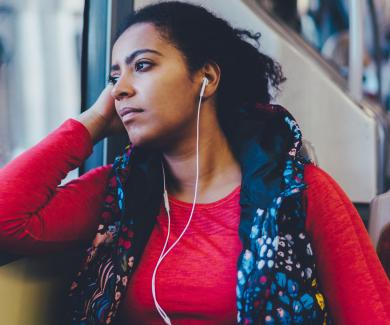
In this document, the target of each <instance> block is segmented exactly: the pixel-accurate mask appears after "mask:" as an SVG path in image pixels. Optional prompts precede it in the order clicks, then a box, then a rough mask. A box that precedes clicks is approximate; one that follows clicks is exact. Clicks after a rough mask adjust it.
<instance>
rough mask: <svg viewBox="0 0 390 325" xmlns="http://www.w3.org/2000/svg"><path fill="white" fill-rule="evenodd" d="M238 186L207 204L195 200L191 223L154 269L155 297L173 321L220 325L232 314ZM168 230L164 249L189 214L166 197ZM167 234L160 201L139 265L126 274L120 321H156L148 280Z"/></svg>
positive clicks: (187, 208)
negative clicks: (169, 216)
mask: <svg viewBox="0 0 390 325" xmlns="http://www.w3.org/2000/svg"><path fill="white" fill-rule="evenodd" d="M239 199H240V188H239V187H238V188H236V189H235V190H234V191H233V192H232V193H230V194H229V195H228V196H226V197H225V198H223V199H221V200H218V201H216V202H213V203H210V204H197V205H196V208H195V211H194V214H193V216H192V219H191V223H190V225H189V227H188V228H187V230H186V232H185V233H184V235H183V237H182V238H181V239H180V241H179V242H178V243H177V245H176V246H175V247H174V248H173V249H172V250H171V251H170V252H169V254H168V255H167V256H166V257H165V258H164V260H163V261H162V263H161V264H160V267H159V268H158V271H157V276H156V282H155V288H156V294H157V301H158V303H159V304H160V305H161V307H162V308H163V309H164V311H165V312H166V313H167V314H168V316H169V318H170V319H171V321H172V323H173V324H178V325H180V324H183V325H184V324H185V325H187V324H188V325H218V324H220V325H223V324H234V323H235V322H236V319H237V308H236V278H237V260H238V256H239V254H240V253H241V251H242V244H241V241H240V239H239V237H238V226H239V222H240V218H239V216H240V205H239ZM169 201H170V215H171V222H170V224H171V227H170V228H171V229H170V236H169V241H168V244H167V248H166V250H165V251H167V249H169V247H171V245H172V244H173V243H174V242H175V241H176V239H177V238H178V237H179V236H180V234H181V233H182V231H183V229H184V228H185V226H186V224H187V222H188V219H189V217H190V213H191V208H192V203H185V202H181V201H178V200H175V199H174V198H170V200H169ZM167 234H168V216H167V213H166V211H165V208H163V206H162V207H161V210H160V215H159V216H158V218H157V223H156V225H155V227H154V229H153V232H152V234H151V237H150V239H149V241H148V243H147V246H146V248H145V251H144V254H143V255H142V258H141V261H140V265H139V266H138V267H137V269H136V271H135V273H134V274H133V275H132V277H131V278H130V281H129V284H128V287H127V294H126V297H125V300H124V302H123V305H122V310H121V323H123V324H148V325H154V324H156V325H157V324H158V325H160V324H161V323H162V319H161V317H160V315H159V314H158V313H157V311H156V307H155V305H154V301H153V296H152V292H151V290H152V284H151V279H152V275H153V271H154V268H155V267H156V264H157V260H158V258H159V256H160V254H161V251H162V248H163V247H164V243H165V240H166V236H167Z"/></svg>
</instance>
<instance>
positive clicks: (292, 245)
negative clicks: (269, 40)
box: [0, 2, 390, 324]
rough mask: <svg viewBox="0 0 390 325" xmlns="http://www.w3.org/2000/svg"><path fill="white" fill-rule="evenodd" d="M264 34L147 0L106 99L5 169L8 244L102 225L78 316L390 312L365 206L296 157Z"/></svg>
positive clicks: (54, 239)
mask: <svg viewBox="0 0 390 325" xmlns="http://www.w3.org/2000/svg"><path fill="white" fill-rule="evenodd" d="M258 38H259V36H258V35H251V34H250V33H249V32H247V31H240V30H236V29H233V28H231V27H230V26H229V25H228V23H227V22H225V21H224V20H221V19H219V18H216V17H215V16H214V15H212V14H211V13H209V12H208V11H206V10H205V9H203V8H201V7H197V6H193V5H189V4H184V3H180V2H166V3H160V4H157V5H152V6H148V7H145V8H143V9H141V10H140V11H138V12H137V13H135V14H134V15H133V16H132V17H131V18H130V20H129V22H128V24H127V26H126V29H125V30H124V31H123V33H121V34H120V36H119V38H118V39H117V41H116V42H115V45H114V47H113V51H112V69H111V73H110V82H111V84H110V85H109V86H107V87H106V89H105V90H104V91H103V92H102V94H101V96H100V97H99V98H98V100H97V101H96V103H95V104H94V105H93V106H92V107H91V108H90V109H89V110H87V111H86V112H85V113H83V114H81V115H80V117H79V118H78V119H77V120H73V119H71V120H68V121H66V122H65V123H64V124H63V125H62V126H61V127H60V128H59V129H58V130H56V131H55V132H53V133H52V134H51V135H49V136H48V137H47V138H46V139H44V140H43V141H42V142H41V143H40V144H38V145H37V146H36V147H34V148H32V149H30V150H29V151H28V152H26V153H24V154H23V155H21V156H20V157H18V158H17V159H15V160H14V161H13V162H12V163H10V164H9V165H8V166H6V167H5V168H4V169H3V170H2V171H1V174H0V177H1V178H0V179H1V184H2V187H3V188H5V189H6V190H4V191H2V193H1V198H0V203H1V207H0V209H1V210H0V211H2V215H1V218H0V220H1V223H0V225H1V227H0V229H1V230H0V234H1V238H2V246H3V247H5V248H6V249H8V250H11V249H12V250H13V251H22V252H24V253H25V252H31V253H35V252H38V253H42V252H46V251H53V250H56V251H58V250H60V249H67V248H69V247H71V246H75V245H76V244H77V243H79V242H80V241H85V240H90V239H91V238H94V239H93V242H92V245H91V247H90V248H89V249H88V251H87V255H86V258H85V261H84V263H83V266H82V268H81V270H80V272H79V273H78V274H77V278H76V280H75V281H74V282H73V283H72V286H71V291H70V297H71V301H72V324H110V323H117V324H161V323H162V320H163V321H164V322H165V323H167V324H170V323H173V324H233V323H239V324H254V323H266V324H274V323H296V324H310V323H312V324H320V323H321V324H322V323H328V324H329V323H332V319H334V320H335V321H336V322H338V323H358V322H359V321H361V322H362V324H363V323H367V322H366V321H368V320H370V321H372V320H373V321H374V322H377V321H379V323H382V324H383V323H386V322H388V321H389V318H388V308H387V307H388V306H389V298H388V297H389V295H388V293H389V292H390V290H389V284H388V281H387V279H386V277H385V275H384V273H383V269H381V266H380V263H379V262H378V259H377V257H376V255H375V252H374V251H373V249H372V247H370V246H367V244H368V241H369V239H368V237H367V233H366V232H365V230H364V226H363V225H362V223H361V221H360V220H359V217H358V215H357V213H356V211H355V210H354V209H353V207H352V205H351V203H350V202H349V201H348V199H347V198H346V197H345V194H343V192H342V191H341V190H340V189H339V188H338V187H337V185H336V184H335V183H334V181H333V180H331V179H330V177H329V176H327V175H326V174H325V173H324V172H322V171H321V170H320V169H318V168H316V167H315V166H313V165H311V164H307V163H306V162H304V161H303V160H302V159H300V158H297V156H296V154H297V151H298V150H299V147H300V144H301V134H300V131H299V128H298V126H297V124H296V122H295V121H294V119H293V118H292V117H291V115H290V114H289V113H288V112H287V111H285V110H284V109H283V108H282V107H280V106H275V105H269V104H267V103H269V101H270V99H271V98H270V90H271V89H269V87H274V88H277V86H278V85H279V83H280V82H282V81H283V80H284V78H283V76H282V73H281V70H280V68H279V66H278V64H277V63H275V62H274V61H273V60H272V59H270V58H269V57H267V56H265V55H263V54H261V53H259V52H258V51H257V49H256V47H255V46H253V45H251V44H250V43H249V42H248V41H247V40H246V39H248V40H249V41H257V40H258ZM122 125H123V126H124V127H125V129H126V131H127V133H128V136H129V139H130V142H131V146H130V147H128V148H126V150H125V152H124V153H123V155H121V156H119V157H118V158H117V159H116V161H115V163H114V165H113V166H105V167H101V168H97V169H95V170H93V171H91V172H89V173H87V174H86V175H83V176H82V177H80V178H79V179H77V180H75V181H72V182H71V183H69V184H67V185H66V186H64V187H57V186H58V184H59V183H60V180H61V178H63V177H64V175H65V174H66V173H67V172H68V171H69V170H70V169H72V168H75V167H77V166H79V165H80V164H81V163H82V161H83V160H84V159H85V158H86V157H87V156H88V155H89V154H90V152H91V148H92V143H95V142H96V141H98V140H99V139H101V138H103V137H105V136H107V135H108V134H111V133H113V132H117V131H119V130H120V128H121V127H122ZM305 184H306V185H305ZM22 188H23V191H22V190H21V189H22ZM11 189H12V190H11ZM319 193H322V196H321V195H320V194H319ZM324 193H327V197H326V198H325V197H324V195H325V194H324ZM328 209H329V211H328ZM345 210H347V213H346V212H345ZM335 212H337V213H336V217H335ZM306 215H307V217H306ZM96 228H97V234H96V230H95V229H96ZM340 232H342V234H341V235H340ZM94 233H95V234H96V235H95V237H93V234H94ZM351 233H352V234H353V235H354V236H352V237H353V238H352V237H351V235H350V234H351ZM357 235H358V237H356V236H357ZM351 238H352V240H351ZM347 239H348V245H349V248H348V254H347V255H346V254H345V252H346V249H345V250H344V249H341V248H340V245H341V243H343V242H344V243H345V241H346V240H347ZM311 243H312V244H313V247H314V252H315V258H314V255H313V250H312V247H311ZM357 259H360V260H361V261H359V265H360V264H361V265H362V267H361V268H359V269H357V268H356V267H355V268H352V271H354V272H355V273H352V274H351V273H350V272H351V268H350V264H351V263H355V264H356V260H357ZM316 263H317V264H318V266H319V269H318V272H317V268H316ZM349 277H352V279H350V278H349ZM355 277H356V278H355ZM340 281H343V282H340ZM362 281H363V282H364V284H362ZM361 287H362V288H361ZM379 288H380V290H379ZM323 293H324V295H325V297H326V298H325V297H324V295H323ZM352 294H354V295H355V296H356V295H357V297H361V296H362V295H367V296H368V297H370V301H369V302H367V301H366V302H365V303H364V305H363V303H362V302H360V301H358V302H351V301H350V299H351V297H352ZM349 295H351V296H349ZM351 306H353V308H352V307H351ZM355 307H356V308H355ZM363 307H364V308H365V309H364V308H363ZM351 308H352V309H351Z"/></svg>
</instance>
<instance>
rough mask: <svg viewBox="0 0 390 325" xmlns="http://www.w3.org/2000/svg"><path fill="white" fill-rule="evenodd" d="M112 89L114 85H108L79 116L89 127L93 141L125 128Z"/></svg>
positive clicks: (79, 119) (80, 120)
mask: <svg viewBox="0 0 390 325" xmlns="http://www.w3.org/2000/svg"><path fill="white" fill-rule="evenodd" d="M111 90H112V85H110V84H109V85H107V86H106V87H105V88H104V89H103V91H102V92H101V94H100V96H99V98H98V99H97V100H96V102H95V103H94V104H93V105H92V106H91V107H90V108H89V109H88V110H86V111H85V112H83V113H82V114H81V115H80V116H79V117H78V118H77V120H78V121H79V122H81V123H82V124H84V126H85V127H86V128H87V129H88V131H89V133H90V135H91V138H92V142H93V143H96V142H98V141H99V140H101V139H103V138H104V137H106V136H109V135H113V134H116V133H120V132H122V131H124V130H125V128H124V126H123V124H122V121H121V119H120V118H119V116H118V114H117V113H116V110H115V104H114V98H113V97H112V96H111Z"/></svg>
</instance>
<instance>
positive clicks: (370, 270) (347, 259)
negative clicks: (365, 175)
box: [305, 165, 390, 324]
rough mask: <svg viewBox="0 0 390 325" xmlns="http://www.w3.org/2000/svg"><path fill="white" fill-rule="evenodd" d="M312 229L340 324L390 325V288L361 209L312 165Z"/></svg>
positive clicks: (308, 178)
mask: <svg viewBox="0 0 390 325" xmlns="http://www.w3.org/2000/svg"><path fill="white" fill-rule="evenodd" d="M305 181H306V183H307V184H308V189H307V191H306V195H307V220H306V228H307V230H308V232H309V233H310V234H311V236H312V244H313V248H314V252H315V255H316V261H317V266H318V271H319V278H320V285H321V287H322V290H323V291H324V294H325V296H326V298H327V301H328V304H329V306H330V311H331V314H332V316H333V318H334V319H335V321H336V324H390V284H389V280H388V279H387V276H386V274H385V272H384V270H383V268H382V266H381V263H380V261H379V259H378V257H377V255H376V253H375V250H374V248H373V246H372V244H371V241H370V238H369V236H368V233H367V231H366V229H365V227H364V224H363V222H362V220H361V218H360V216H359V214H358V212H357V211H356V209H355V207H354V206H353V204H352V203H351V201H350V200H349V199H348V197H347V196H346V194H345V193H344V192H343V190H342V189H341V188H340V186H338V184H337V183H336V182H335V181H334V180H333V179H332V178H331V177H330V176H329V175H328V174H326V173H325V172H324V171H322V170H321V169H319V168H317V167H315V166H313V165H308V166H306V168H305Z"/></svg>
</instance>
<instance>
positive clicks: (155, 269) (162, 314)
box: [152, 77, 209, 325]
mask: <svg viewBox="0 0 390 325" xmlns="http://www.w3.org/2000/svg"><path fill="white" fill-rule="evenodd" d="M208 84H209V80H208V79H207V78H206V77H203V79H202V88H201V90H200V94H199V104H198V115H197V120H196V180H195V190H194V201H193V203H192V209H191V213H190V217H189V219H188V222H187V225H186V226H185V227H184V230H183V231H182V233H181V234H180V236H179V237H178V238H177V239H176V241H175V242H174V243H173V244H172V245H171V247H169V248H168V250H167V251H165V247H166V246H167V244H168V240H169V234H170V230H171V215H170V212H169V211H170V208H169V199H168V192H167V189H166V184H165V170H164V163H163V161H162V160H161V167H162V172H163V182H164V206H165V210H166V211H167V215H168V234H167V238H166V239H165V244H164V248H163V250H162V252H161V254H160V257H159V258H158V261H157V264H156V267H155V268H154V271H153V275H152V296H153V300H154V305H155V306H156V308H157V311H158V313H159V314H160V316H161V317H162V318H163V320H164V322H165V324H168V325H171V324H172V323H171V320H170V319H169V317H168V315H167V314H166V312H165V311H164V310H163V309H162V307H161V306H160V304H159V303H158V301H157V297H156V273H157V269H158V267H159V266H160V264H161V262H162V260H163V259H164V258H165V257H166V256H167V255H168V253H169V252H170V251H171V250H172V248H173V247H174V246H175V245H176V244H177V243H178V242H179V240H180V239H181V237H183V235H184V233H185V232H186V230H187V228H188V226H189V225H190V222H191V219H192V215H193V214H194V210H195V203H196V197H197V193H198V180H199V113H200V104H201V103H202V97H203V95H204V91H205V89H206V86H207V85H208Z"/></svg>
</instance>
